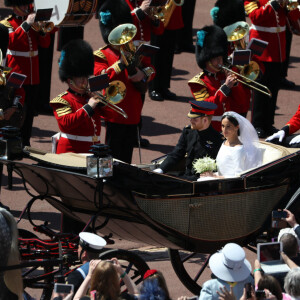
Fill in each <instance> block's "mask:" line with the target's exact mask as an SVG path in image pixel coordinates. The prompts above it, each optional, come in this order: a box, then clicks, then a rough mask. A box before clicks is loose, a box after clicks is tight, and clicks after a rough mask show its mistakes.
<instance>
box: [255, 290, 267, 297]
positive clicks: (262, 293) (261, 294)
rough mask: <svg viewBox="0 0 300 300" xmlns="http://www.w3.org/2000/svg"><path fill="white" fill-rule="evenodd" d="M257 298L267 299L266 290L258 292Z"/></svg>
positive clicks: (256, 292)
mask: <svg viewBox="0 0 300 300" xmlns="http://www.w3.org/2000/svg"><path fill="white" fill-rule="evenodd" d="M255 297H256V298H258V299H266V293H265V291H264V290H256V291H255Z"/></svg>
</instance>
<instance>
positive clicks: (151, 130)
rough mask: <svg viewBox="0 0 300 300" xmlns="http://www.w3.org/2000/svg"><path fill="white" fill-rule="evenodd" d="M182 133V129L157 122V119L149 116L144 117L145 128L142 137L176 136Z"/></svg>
mask: <svg viewBox="0 0 300 300" xmlns="http://www.w3.org/2000/svg"><path fill="white" fill-rule="evenodd" d="M179 132H181V130H180V129H178V128H175V127H172V126H169V125H167V124H161V123H157V122H155V118H153V117H149V116H143V128H142V135H143V136H144V135H146V136H158V135H167V134H175V133H179Z"/></svg>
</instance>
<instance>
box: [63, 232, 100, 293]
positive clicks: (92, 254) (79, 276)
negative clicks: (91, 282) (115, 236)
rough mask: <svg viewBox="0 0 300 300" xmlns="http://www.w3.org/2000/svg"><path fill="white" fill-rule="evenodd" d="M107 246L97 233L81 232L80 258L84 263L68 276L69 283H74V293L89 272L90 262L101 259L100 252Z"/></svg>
mask: <svg viewBox="0 0 300 300" xmlns="http://www.w3.org/2000/svg"><path fill="white" fill-rule="evenodd" d="M105 246H106V241H105V240H104V239H103V238H102V237H100V236H98V235H97V234H94V233H90V232H80V233H79V246H78V258H79V259H80V261H81V262H82V265H81V266H80V267H79V268H77V269H76V270H75V271H74V272H72V273H70V274H69V276H68V277H67V280H66V281H67V283H68V284H73V285H74V295H75V293H76V291H77V290H78V288H79V287H80V285H81V283H82V282H83V280H84V279H85V277H86V276H87V274H88V272H89V265H90V264H89V262H90V260H92V259H99V253H100V252H101V250H102V248H103V247H105Z"/></svg>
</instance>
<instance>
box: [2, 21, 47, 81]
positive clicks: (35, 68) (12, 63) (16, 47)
mask: <svg viewBox="0 0 300 300" xmlns="http://www.w3.org/2000/svg"><path fill="white" fill-rule="evenodd" d="M1 23H2V24H4V25H5V26H6V27H8V32H9V42H8V48H7V55H6V65H7V66H8V67H10V68H12V72H16V73H21V74H24V75H26V76H27V78H26V80H25V82H24V84H25V85H34V84H39V83H40V75H39V57H38V46H41V47H43V48H48V47H49V45H50V41H51V40H50V35H49V34H46V35H45V36H42V35H40V34H39V33H38V32H36V31H34V30H33V29H32V28H30V29H29V31H28V32H25V31H24V29H23V28H22V27H21V26H20V25H21V24H22V23H23V21H22V19H19V18H18V19H17V18H16V17H14V16H11V17H8V18H7V19H5V20H3V21H2V22H1Z"/></svg>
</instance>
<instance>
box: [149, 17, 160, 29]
mask: <svg viewBox="0 0 300 300" xmlns="http://www.w3.org/2000/svg"><path fill="white" fill-rule="evenodd" d="M151 23H152V25H153V26H154V27H159V25H160V21H159V20H158V19H154V20H152V19H151Z"/></svg>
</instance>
